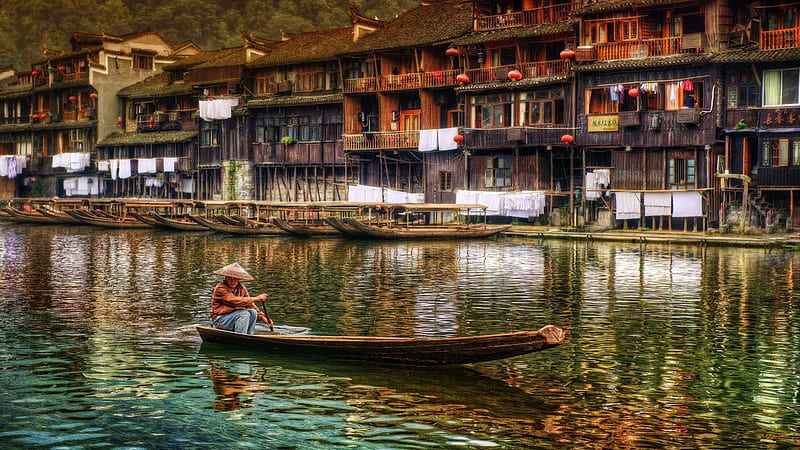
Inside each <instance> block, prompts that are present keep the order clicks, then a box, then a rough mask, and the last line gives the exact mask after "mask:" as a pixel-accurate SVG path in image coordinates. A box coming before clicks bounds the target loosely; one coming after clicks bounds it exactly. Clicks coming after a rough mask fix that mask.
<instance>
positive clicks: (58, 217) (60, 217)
mask: <svg viewBox="0 0 800 450" xmlns="http://www.w3.org/2000/svg"><path fill="white" fill-rule="evenodd" d="M38 211H39V212H40V213H41V214H42V215H44V216H46V217H49V218H50V219H52V220H53V221H54V222H58V223H62V224H65V225H86V223H85V222H83V221H81V220H78V219H76V218H74V217H72V216H70V215H69V214H67V213H65V212H63V211H54V210H49V209H47V208H39V209H38Z"/></svg>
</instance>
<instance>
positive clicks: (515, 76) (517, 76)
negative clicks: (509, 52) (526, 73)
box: [508, 70, 522, 81]
mask: <svg viewBox="0 0 800 450" xmlns="http://www.w3.org/2000/svg"><path fill="white" fill-rule="evenodd" d="M508 79H509V80H511V81H519V80H521V79H522V72H520V71H519V70H510V71H508Z"/></svg>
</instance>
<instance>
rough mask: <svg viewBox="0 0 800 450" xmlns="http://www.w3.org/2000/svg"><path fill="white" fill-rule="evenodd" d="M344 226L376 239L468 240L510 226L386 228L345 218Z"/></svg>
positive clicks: (486, 235) (496, 232) (500, 230)
mask: <svg viewBox="0 0 800 450" xmlns="http://www.w3.org/2000/svg"><path fill="white" fill-rule="evenodd" d="M342 222H344V223H345V224H346V225H348V226H350V227H352V228H353V229H355V230H358V231H359V232H360V233H361V235H362V236H369V237H373V238H378V239H469V238H485V237H489V236H493V235H495V234H498V233H501V232H503V231H505V230H507V229H509V228H511V225H483V224H479V225H440V226H424V225H423V226H418V225H415V226H402V225H401V226H387V227H378V226H374V225H368V224H365V223H363V222H360V221H358V220H356V219H353V218H349V217H345V218H343V219H342Z"/></svg>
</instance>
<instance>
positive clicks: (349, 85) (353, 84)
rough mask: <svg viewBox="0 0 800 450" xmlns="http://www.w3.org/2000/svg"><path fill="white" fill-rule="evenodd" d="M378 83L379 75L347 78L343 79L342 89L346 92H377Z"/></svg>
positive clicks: (379, 82)
mask: <svg viewBox="0 0 800 450" xmlns="http://www.w3.org/2000/svg"><path fill="white" fill-rule="evenodd" d="M380 84H381V79H380V77H370V78H348V79H346V80H344V86H343V89H342V90H343V91H344V92H345V93H347V94H353V93H358V92H377V91H378V87H379V86H380Z"/></svg>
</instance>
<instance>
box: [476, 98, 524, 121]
mask: <svg viewBox="0 0 800 450" xmlns="http://www.w3.org/2000/svg"><path fill="white" fill-rule="evenodd" d="M513 102H514V96H513V94H494V95H484V96H478V97H473V98H472V99H471V103H472V121H473V128H503V127H510V126H511V124H512V123H513V120H512V119H513V117H512V112H513Z"/></svg>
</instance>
